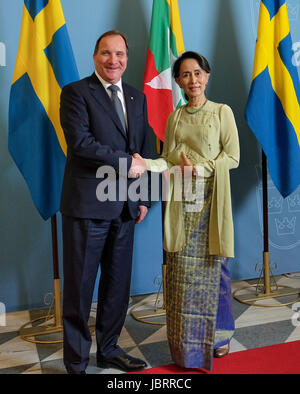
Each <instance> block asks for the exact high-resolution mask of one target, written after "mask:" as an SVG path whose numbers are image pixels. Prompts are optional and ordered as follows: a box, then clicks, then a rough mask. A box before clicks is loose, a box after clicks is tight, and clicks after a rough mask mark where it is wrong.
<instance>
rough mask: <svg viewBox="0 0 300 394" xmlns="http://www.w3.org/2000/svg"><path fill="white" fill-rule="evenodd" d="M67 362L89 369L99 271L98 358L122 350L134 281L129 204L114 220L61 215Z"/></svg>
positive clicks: (68, 366) (76, 368) (71, 368)
mask: <svg viewBox="0 0 300 394" xmlns="http://www.w3.org/2000/svg"><path fill="white" fill-rule="evenodd" d="M62 224H63V257H64V288H63V328H64V363H65V366H66V369H67V371H68V372H78V371H81V370H85V369H86V367H87V365H88V361H89V352H90V347H91V343H92V340H91V335H90V330H89V327H88V320H89V315H90V310H91V304H92V298H93V292H94V287H95V281H96V277H97V272H98V269H99V266H100V270H101V275H100V281H99V287H98V304H97V316H96V342H97V359H99V360H101V359H102V360H103V359H107V358H111V357H115V356H117V355H119V354H121V353H123V351H122V349H121V348H120V347H119V346H118V345H117V341H118V338H119V335H120V333H121V330H122V327H123V325H124V322H125V318H126V313H127V308H128V302H129V293H130V281H131V268H132V253H133V239H134V227H135V220H133V219H132V218H131V217H130V215H129V213H128V209H127V204H125V208H124V210H123V212H122V215H121V216H120V217H119V218H117V219H113V220H100V219H80V218H74V217H70V216H66V215H63V216H62Z"/></svg>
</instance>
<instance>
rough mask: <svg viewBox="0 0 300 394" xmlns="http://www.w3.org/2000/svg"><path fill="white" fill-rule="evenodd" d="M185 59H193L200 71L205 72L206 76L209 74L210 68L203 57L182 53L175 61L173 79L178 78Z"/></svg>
mask: <svg viewBox="0 0 300 394" xmlns="http://www.w3.org/2000/svg"><path fill="white" fill-rule="evenodd" d="M186 59H195V60H196V61H197V62H198V64H199V66H200V67H201V68H202V70H204V71H206V72H207V73H208V74H209V73H210V66H209V63H208V61H207V60H206V59H205V57H204V56H202V55H200V54H199V53H197V52H192V51H187V52H184V53H183V54H182V55H181V56H179V58H178V59H177V60H176V61H175V63H174V65H173V77H174V78H178V77H179V74H180V66H181V63H182V62H183V61H184V60H186Z"/></svg>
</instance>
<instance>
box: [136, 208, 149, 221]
mask: <svg viewBox="0 0 300 394" xmlns="http://www.w3.org/2000/svg"><path fill="white" fill-rule="evenodd" d="M139 210H140V216H139V217H138V219H137V220H136V222H135V223H136V224H139V223H141V222H142V221H143V220H144V219H145V217H146V215H147V213H148V208H147V207H145V205H139Z"/></svg>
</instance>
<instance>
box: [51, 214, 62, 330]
mask: <svg viewBox="0 0 300 394" xmlns="http://www.w3.org/2000/svg"><path fill="white" fill-rule="evenodd" d="M51 230H52V258H53V280H54V285H53V289H54V318H55V326H56V327H57V328H60V329H61V328H62V312H61V291H60V277H59V264H58V248H57V222H56V214H54V215H53V216H52V217H51Z"/></svg>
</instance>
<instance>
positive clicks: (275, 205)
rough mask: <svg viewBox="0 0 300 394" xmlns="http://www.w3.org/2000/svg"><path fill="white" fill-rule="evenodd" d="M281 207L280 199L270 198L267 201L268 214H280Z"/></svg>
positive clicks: (281, 201)
mask: <svg viewBox="0 0 300 394" xmlns="http://www.w3.org/2000/svg"><path fill="white" fill-rule="evenodd" d="M282 205H283V198H282V197H281V196H280V197H272V198H270V199H269V201H268V210H269V213H277V214H279V213H281V212H282Z"/></svg>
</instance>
